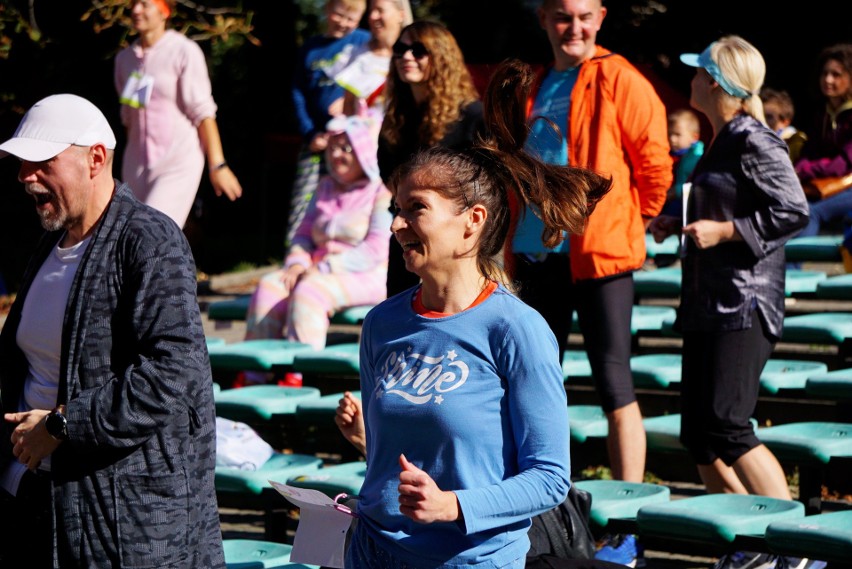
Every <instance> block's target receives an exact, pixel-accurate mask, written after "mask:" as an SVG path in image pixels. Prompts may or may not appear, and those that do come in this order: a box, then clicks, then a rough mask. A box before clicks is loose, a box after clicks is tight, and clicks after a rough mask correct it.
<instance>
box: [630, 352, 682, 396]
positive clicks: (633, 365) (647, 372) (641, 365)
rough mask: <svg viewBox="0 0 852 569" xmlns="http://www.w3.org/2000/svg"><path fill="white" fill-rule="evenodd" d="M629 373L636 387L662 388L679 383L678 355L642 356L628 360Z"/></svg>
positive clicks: (679, 367) (679, 364) (679, 358)
mask: <svg viewBox="0 0 852 569" xmlns="http://www.w3.org/2000/svg"><path fill="white" fill-rule="evenodd" d="M630 371H632V372H633V383H634V385H636V386H637V387H662V388H664V389H666V388H669V387H672V386H673V385H675V386H676V385H677V384H679V383H680V378H681V357H680V354H643V355H639V356H633V357H631V358H630Z"/></svg>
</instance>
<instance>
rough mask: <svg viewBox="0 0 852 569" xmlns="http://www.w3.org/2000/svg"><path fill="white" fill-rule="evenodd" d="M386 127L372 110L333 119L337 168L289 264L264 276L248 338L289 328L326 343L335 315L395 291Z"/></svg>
mask: <svg viewBox="0 0 852 569" xmlns="http://www.w3.org/2000/svg"><path fill="white" fill-rule="evenodd" d="M378 128H379V123H378V121H376V120H375V119H373V118H372V117H369V116H350V117H339V118H336V119H333V120H332V121H331V122H329V124H328V130H329V131H330V132H331V133H332V136H331V137H330V139H329V145H328V148H327V149H326V151H325V160H326V166H327V168H328V171H329V174H328V175H326V176H324V177H323V178H322V179H321V180H320V183H319V187H318V188H317V192H316V194H315V197H314V201H313V202H312V203H311V205H310V206H309V209H308V211H307V213H306V214H305V217H304V219H303V220H302V222H301V224H300V225H299V229H298V230H297V231H296V235H295V237H294V239H293V244H292V246H291V247H290V250H289V252H288V254H287V257H286V259H285V260H284V267H283V268H281V269H279V270H277V271H274V272H272V273H270V274H268V275H266V276H264V277H263V278H262V279H261V281H260V283H259V284H258V287H257V289H256V290H255V292H254V295H253V296H252V298H251V303H250V305H249V311H248V318H247V325H248V329H247V331H246V339H259V338H280V337H282V336H283V337H286V338H287V339H289V340H295V341H299V342H304V343H306V344H310V345H312V346H314V347H315V348H317V349H321V348H323V347H324V346H325V340H326V334H327V332H328V327H329V318H330V317H331V315H333V314H334V313H335V312H337V311H339V310H342V309H344V308H348V307H351V306H362V305H368V304H378V303H379V302H381V301H382V300H384V299H385V297H386V296H387V289H386V286H385V279H386V275H387V261H388V243H389V239H390V223H391V214H390V211H389V206H390V199H391V195H390V192H389V191H388V190H387V188H385V186H384V184H383V183H382V181H381V178H380V177H379V169H378V163H377V161H376V149H377V142H378Z"/></svg>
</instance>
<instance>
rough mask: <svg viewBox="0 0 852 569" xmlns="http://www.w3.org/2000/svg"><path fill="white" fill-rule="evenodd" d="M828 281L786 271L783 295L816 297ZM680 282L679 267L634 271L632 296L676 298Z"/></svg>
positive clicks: (813, 274)
mask: <svg viewBox="0 0 852 569" xmlns="http://www.w3.org/2000/svg"><path fill="white" fill-rule="evenodd" d="M828 280H831V279H830V278H829V277H828V276H827V274H826V273H825V272H823V271H805V270H801V269H787V271H786V279H785V281H784V294H785V296H788V297H792V296H818V290H819V287H820V286H821V285H822V284H823V283H825V282H827V281H828ZM681 281H682V273H681V269H680V267H662V268H659V269H653V270H649V271H636V272H635V273H633V287H634V294H635V296H636V297H637V298H648V297H651V298H677V297H679V296H680V289H681ZM850 298H852V293H850Z"/></svg>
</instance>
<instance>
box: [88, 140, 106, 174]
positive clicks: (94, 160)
mask: <svg viewBox="0 0 852 569" xmlns="http://www.w3.org/2000/svg"><path fill="white" fill-rule="evenodd" d="M88 159H89V169H90V170H91V172H92V177H93V178H94V177H96V176H98V175H100V174H101V173H102V172H103V171H104V170H106V169H107V168H108V167H109V163H110V160H109V150H107V147H106V146H104V145H103V144H102V143H100V142H98V143H96V144H93V145H92V146H90V147H89V157H88Z"/></svg>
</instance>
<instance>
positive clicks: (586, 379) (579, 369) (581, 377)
mask: <svg viewBox="0 0 852 569" xmlns="http://www.w3.org/2000/svg"><path fill="white" fill-rule="evenodd" d="M562 376H563V378H564V379H565V382H566V383H583V384H588V383H590V382H591V381H592V365H591V364H590V363H589V356H588V355H587V354H586V352H585V350H565V353H563V354H562Z"/></svg>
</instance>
